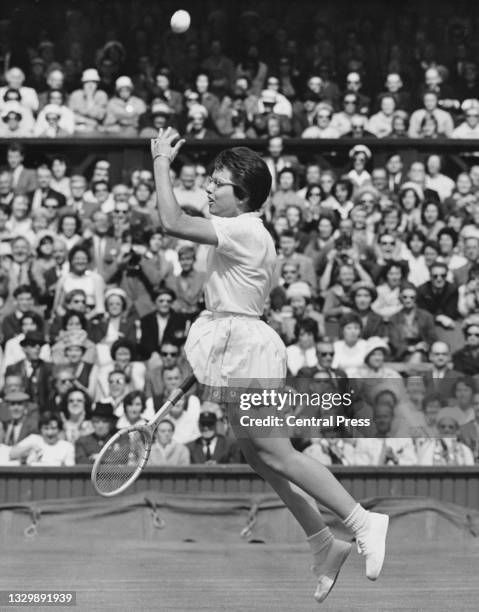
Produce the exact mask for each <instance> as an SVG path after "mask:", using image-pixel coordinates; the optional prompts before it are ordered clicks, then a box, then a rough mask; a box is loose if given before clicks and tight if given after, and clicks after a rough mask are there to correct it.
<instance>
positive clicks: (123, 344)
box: [110, 338, 136, 361]
mask: <svg viewBox="0 0 479 612" xmlns="http://www.w3.org/2000/svg"><path fill="white" fill-rule="evenodd" d="M120 348H126V349H128V350H129V351H130V354H131V360H132V361H134V360H135V353H136V351H135V345H134V344H133V342H130V341H129V340H127V339H126V338H120V339H119V340H116V342H114V343H113V344H112V345H111V349H110V355H111V358H112V359H113V360H114V359H115V355H116V352H117V350H118V349H120Z"/></svg>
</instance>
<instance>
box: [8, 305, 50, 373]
mask: <svg viewBox="0 0 479 612" xmlns="http://www.w3.org/2000/svg"><path fill="white" fill-rule="evenodd" d="M43 327H44V323H43V319H42V317H41V315H39V314H38V313H37V312H35V311H33V310H27V311H26V312H24V313H23V314H22V317H21V319H20V330H21V331H20V333H19V334H18V335H16V336H14V337H13V338H10V340H7V342H6V343H5V349H4V353H3V361H2V364H1V367H0V372H1V379H3V377H4V374H5V370H6V368H7V367H8V366H9V365H12V364H14V363H17V362H18V361H21V360H22V359H25V351H24V350H23V349H22V346H21V344H20V343H21V341H22V340H23V339H24V338H25V335H26V334H27V333H28V332H29V331H39V332H43ZM40 359H42V360H43V361H47V362H49V361H50V345H49V344H48V343H45V344H43V346H42V348H41V351H40Z"/></svg>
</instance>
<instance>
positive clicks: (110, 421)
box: [75, 402, 117, 465]
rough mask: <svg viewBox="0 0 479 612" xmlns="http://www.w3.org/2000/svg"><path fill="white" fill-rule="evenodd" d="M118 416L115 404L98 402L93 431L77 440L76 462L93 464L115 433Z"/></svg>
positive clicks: (92, 419)
mask: <svg viewBox="0 0 479 612" xmlns="http://www.w3.org/2000/svg"><path fill="white" fill-rule="evenodd" d="M116 420H117V419H116V416H115V415H114V413H113V405H112V404H110V403H108V402H97V403H96V404H95V410H94V411H93V413H92V416H91V424H92V427H93V433H91V434H89V435H86V436H82V437H80V438H78V440H77V441H76V442H75V463H76V464H77V465H82V464H92V463H94V462H95V459H96V458H97V456H98V453H99V452H100V451H101V449H102V448H103V446H104V445H105V443H106V442H107V441H108V439H109V438H111V436H112V435H113V434H114V433H115V423H116Z"/></svg>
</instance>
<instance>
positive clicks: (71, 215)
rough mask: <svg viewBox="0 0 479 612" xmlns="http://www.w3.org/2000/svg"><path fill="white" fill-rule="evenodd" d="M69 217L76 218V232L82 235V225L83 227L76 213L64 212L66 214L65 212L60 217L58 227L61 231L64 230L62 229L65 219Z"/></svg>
mask: <svg viewBox="0 0 479 612" xmlns="http://www.w3.org/2000/svg"><path fill="white" fill-rule="evenodd" d="M68 218H70V219H75V234H79V235H81V227H82V224H81V221H80V219H79V217H78V216H77V215H75V214H74V213H68V212H67V213H64V214H63V215H62V216H61V217H60V219H59V220H58V229H59V230H60V231H62V229H63V221H64V220H65V219H68Z"/></svg>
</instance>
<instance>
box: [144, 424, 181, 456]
mask: <svg viewBox="0 0 479 612" xmlns="http://www.w3.org/2000/svg"><path fill="white" fill-rule="evenodd" d="M174 433H175V425H174V424H173V422H172V421H171V420H169V419H163V420H162V421H160V422H159V423H158V428H157V430H156V434H155V440H154V442H153V445H152V447H151V452H150V458H149V460H148V463H149V465H156V466H166V465H168V466H181V465H190V452H189V450H188V448H187V447H186V446H185V445H184V444H180V443H179V442H175V441H174V440H173V435H174Z"/></svg>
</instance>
